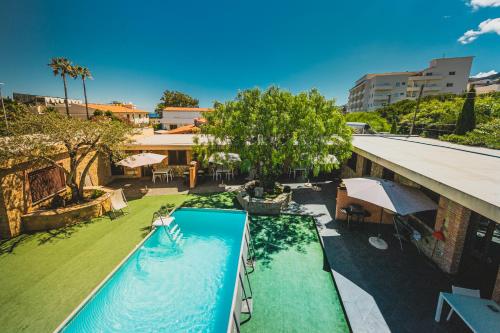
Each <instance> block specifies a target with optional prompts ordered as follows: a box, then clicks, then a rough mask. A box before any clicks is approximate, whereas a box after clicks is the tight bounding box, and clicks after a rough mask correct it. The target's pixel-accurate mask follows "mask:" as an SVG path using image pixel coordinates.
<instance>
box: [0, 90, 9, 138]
mask: <svg viewBox="0 0 500 333" xmlns="http://www.w3.org/2000/svg"><path fill="white" fill-rule="evenodd" d="M3 85H4V83H2V82H0V101H1V103H2V109H3V116H4V118H5V127H6V128H7V130H8V129H9V122H8V121H7V112H6V111H5V104H4V103H3V97H2V86H3Z"/></svg>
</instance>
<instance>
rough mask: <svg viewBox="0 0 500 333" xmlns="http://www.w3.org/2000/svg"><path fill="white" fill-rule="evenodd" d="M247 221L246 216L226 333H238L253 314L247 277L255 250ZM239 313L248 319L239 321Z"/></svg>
mask: <svg viewBox="0 0 500 333" xmlns="http://www.w3.org/2000/svg"><path fill="white" fill-rule="evenodd" d="M248 221H249V219H248V214H247V220H246V222H245V227H244V229H245V230H244V232H243V236H242V239H241V248H240V260H239V263H238V270H237V275H238V276H237V277H236V281H235V288H234V292H233V302H232V305H231V312H230V316H231V317H230V322H231V324H230V325H228V329H227V332H228V333H233V332H237V333H240V330H241V324H243V323H245V322H247V321H248V320H250V319H251V317H252V312H253V311H252V297H253V290H252V286H251V284H250V278H249V276H248V275H249V274H251V273H252V272H253V270H254V265H253V260H254V259H255V257H254V253H255V252H254V251H255V250H254V248H253V243H252V241H251V235H250V227H249V225H248ZM247 233H248V235H247ZM248 260H250V261H248ZM248 262H251V266H252V271H248V270H247V264H248ZM242 274H244V275H245V276H246V280H245V281H246V285H247V286H248V292H247V287H246V286H245V281H244V278H243V277H242ZM243 305H245V306H243ZM241 313H247V314H248V315H249V317H248V318H246V319H245V320H244V321H240V314H241Z"/></svg>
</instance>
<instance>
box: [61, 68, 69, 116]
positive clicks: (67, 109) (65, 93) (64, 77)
mask: <svg viewBox="0 0 500 333" xmlns="http://www.w3.org/2000/svg"><path fill="white" fill-rule="evenodd" d="M61 76H62V78H63V82H64V104H66V114H67V115H68V117H69V116H70V115H69V105H68V88H67V87H66V75H64V74H63V75H61Z"/></svg>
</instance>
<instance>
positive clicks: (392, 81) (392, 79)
mask: <svg viewBox="0 0 500 333" xmlns="http://www.w3.org/2000/svg"><path fill="white" fill-rule="evenodd" d="M415 74H416V72H397V73H396V72H395V73H383V74H366V75H364V76H363V77H362V78H360V79H359V80H358V81H356V84H355V86H354V87H353V88H352V89H351V90H349V101H348V104H347V111H348V112H357V111H370V110H375V109H378V108H381V107H384V106H386V105H387V104H391V103H395V102H398V101H400V100H403V99H406V90H407V89H406V85H407V83H408V77H410V76H412V75H415Z"/></svg>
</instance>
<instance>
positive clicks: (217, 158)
mask: <svg viewBox="0 0 500 333" xmlns="http://www.w3.org/2000/svg"><path fill="white" fill-rule="evenodd" d="M208 162H210V163H217V164H220V163H222V162H241V158H240V155H238V154H236V153H224V152H218V153H214V154H212V156H210V158H209V159H208Z"/></svg>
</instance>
